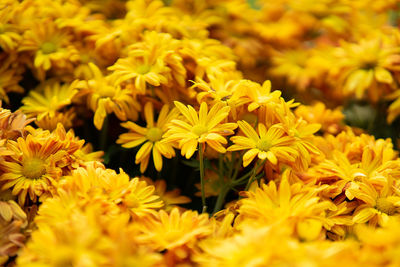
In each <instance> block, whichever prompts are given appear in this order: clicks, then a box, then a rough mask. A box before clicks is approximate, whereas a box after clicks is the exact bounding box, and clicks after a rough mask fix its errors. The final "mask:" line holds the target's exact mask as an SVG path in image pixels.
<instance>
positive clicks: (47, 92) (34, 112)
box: [20, 80, 78, 130]
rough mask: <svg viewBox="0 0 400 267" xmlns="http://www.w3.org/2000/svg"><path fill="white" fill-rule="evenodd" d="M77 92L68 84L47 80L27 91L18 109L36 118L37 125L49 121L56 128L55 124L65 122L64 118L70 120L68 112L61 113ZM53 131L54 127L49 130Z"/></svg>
mask: <svg viewBox="0 0 400 267" xmlns="http://www.w3.org/2000/svg"><path fill="white" fill-rule="evenodd" d="M77 92H78V90H76V89H74V88H73V87H71V86H70V84H68V83H65V84H60V82H58V81H56V80H48V81H46V82H44V83H42V84H41V85H39V86H38V87H37V88H35V89H34V90H31V91H29V95H28V96H26V97H24V98H23V99H22V103H23V106H21V107H20V110H21V111H22V112H24V113H25V114H27V115H28V116H29V117H30V118H32V117H36V118H37V120H38V121H39V123H40V122H42V121H43V120H50V121H52V122H53V125H54V126H57V122H62V121H64V120H65V118H64V116H65V117H67V118H71V114H68V112H67V113H66V114H64V113H61V111H62V109H63V108H64V107H66V106H68V105H70V104H71V101H72V98H73V97H74V96H75V94H76V93H77ZM68 115H69V116H68ZM46 129H48V128H46ZM53 129H55V127H54V128H52V129H49V130H53Z"/></svg>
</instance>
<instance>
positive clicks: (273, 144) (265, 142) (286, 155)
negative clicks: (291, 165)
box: [228, 121, 298, 167]
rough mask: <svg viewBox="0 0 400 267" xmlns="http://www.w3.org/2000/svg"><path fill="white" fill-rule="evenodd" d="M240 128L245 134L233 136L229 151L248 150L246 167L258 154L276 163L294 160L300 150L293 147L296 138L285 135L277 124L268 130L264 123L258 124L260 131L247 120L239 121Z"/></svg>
mask: <svg viewBox="0 0 400 267" xmlns="http://www.w3.org/2000/svg"><path fill="white" fill-rule="evenodd" d="M237 124H238V125H239V128H240V129H241V130H242V131H243V133H244V134H245V136H233V137H231V140H232V142H233V143H234V144H233V145H232V146H230V147H229V148H228V151H238V150H247V149H250V150H248V151H247V152H246V153H245V154H244V155H243V166H244V167H246V166H248V165H249V164H250V162H252V161H253V159H254V158H255V157H256V156H258V158H259V159H261V160H265V159H268V161H269V162H270V163H271V164H273V165H276V164H277V163H278V161H283V162H291V161H294V160H295V158H296V157H297V155H298V152H297V151H296V150H295V149H294V148H293V147H292V146H293V143H294V138H293V137H291V136H287V135H285V132H284V131H283V130H282V129H281V128H280V127H279V125H277V126H272V127H270V128H269V129H268V130H267V128H266V127H265V126H264V124H261V123H259V124H258V133H257V132H256V131H255V130H254V128H253V127H252V126H251V125H250V124H249V123H248V122H246V121H238V122H237Z"/></svg>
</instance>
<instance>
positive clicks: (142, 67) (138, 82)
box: [108, 50, 170, 94]
mask: <svg viewBox="0 0 400 267" xmlns="http://www.w3.org/2000/svg"><path fill="white" fill-rule="evenodd" d="M108 69H109V70H111V71H113V73H112V76H113V77H114V78H115V84H116V85H120V84H121V83H123V82H126V81H129V80H132V83H133V84H134V89H135V90H134V94H145V93H146V89H147V85H146V84H150V85H152V86H160V85H161V84H167V83H168V79H167V78H166V77H165V74H166V73H169V71H170V69H169V68H168V67H166V66H165V63H164V62H163V61H162V60H158V59H157V58H156V57H155V56H154V55H152V54H151V52H150V51H146V50H141V51H140V50H139V51H137V52H135V53H134V54H130V55H129V57H127V58H120V59H118V61H117V62H116V63H115V64H114V65H112V66H111V67H109V68H108Z"/></svg>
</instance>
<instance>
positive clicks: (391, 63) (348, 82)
mask: <svg viewBox="0 0 400 267" xmlns="http://www.w3.org/2000/svg"><path fill="white" fill-rule="evenodd" d="M399 52H400V47H398V46H397V45H396V44H394V42H393V41H392V40H390V42H389V41H387V40H383V38H378V37H376V36H375V37H374V38H373V39H363V40H361V41H360V42H359V43H343V44H342V47H340V48H338V50H337V52H336V57H337V58H338V64H337V67H336V68H333V70H332V74H333V77H339V82H340V83H342V84H343V90H344V91H345V92H346V93H351V94H352V93H354V94H355V95H356V97H357V98H362V97H363V96H364V94H365V92H366V91H367V92H368V97H369V99H370V100H372V101H374V102H376V101H378V99H379V97H380V96H382V94H383V93H384V92H390V91H391V90H390V88H393V87H395V82H394V76H393V74H392V72H393V71H396V70H399V65H398V62H399V55H398V53H399ZM335 75H336V76H335ZM335 80H337V79H335ZM378 85H379V86H378ZM367 89H368V90H367Z"/></svg>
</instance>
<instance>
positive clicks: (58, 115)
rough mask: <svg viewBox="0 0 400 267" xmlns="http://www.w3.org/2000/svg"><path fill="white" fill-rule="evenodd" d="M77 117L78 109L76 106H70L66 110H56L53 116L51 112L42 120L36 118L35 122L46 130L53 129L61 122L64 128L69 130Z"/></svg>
mask: <svg viewBox="0 0 400 267" xmlns="http://www.w3.org/2000/svg"><path fill="white" fill-rule="evenodd" d="M75 117H76V110H75V109H74V108H70V109H68V110H67V111H65V112H59V111H56V112H55V113H54V116H53V117H51V116H50V114H47V115H46V116H45V117H42V118H41V119H40V120H39V119H36V120H35V124H36V125H37V126H38V127H40V128H42V129H44V130H50V131H52V130H54V129H56V128H57V125H58V124H59V123H61V124H62V125H63V126H64V128H65V129H66V130H68V129H70V128H72V127H73V126H74V120H75Z"/></svg>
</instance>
